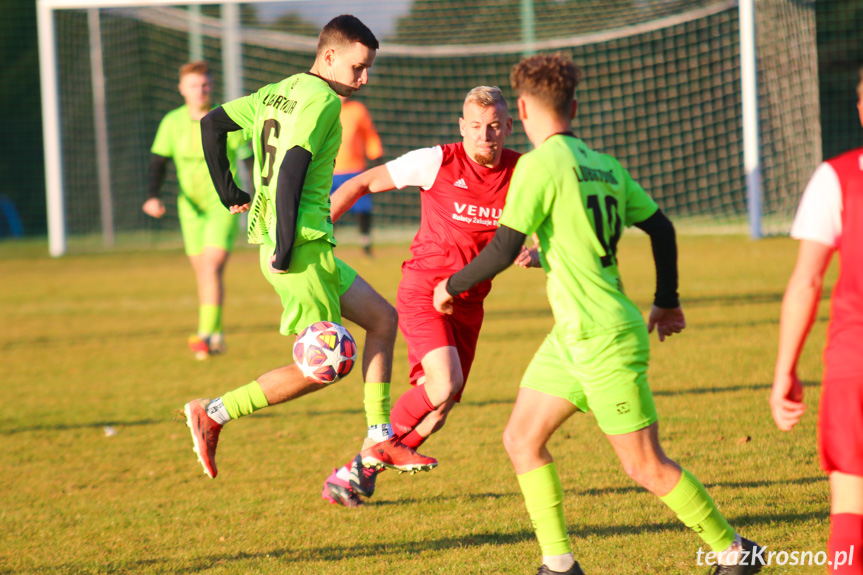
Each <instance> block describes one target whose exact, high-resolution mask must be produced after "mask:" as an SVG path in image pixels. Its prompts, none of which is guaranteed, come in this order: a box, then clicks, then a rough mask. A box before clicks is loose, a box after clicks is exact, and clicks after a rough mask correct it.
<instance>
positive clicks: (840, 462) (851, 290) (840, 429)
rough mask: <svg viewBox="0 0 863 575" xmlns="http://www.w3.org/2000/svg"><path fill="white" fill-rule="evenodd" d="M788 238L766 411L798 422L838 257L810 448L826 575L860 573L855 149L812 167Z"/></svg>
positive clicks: (861, 183) (862, 312) (861, 420)
mask: <svg viewBox="0 0 863 575" xmlns="http://www.w3.org/2000/svg"><path fill="white" fill-rule="evenodd" d="M860 72H861V75H860V81H859V83H858V85H857V98H858V101H857V110H858V112H859V116H860V124H861V125H863V68H861V70H860ZM791 236H792V237H794V238H796V239H798V240H800V251H799V253H798V255H797V264H796V266H795V267H794V272H793V273H792V274H791V279H790V280H789V281H788V287H787V289H786V290H785V297H784V298H783V300H782V317H781V320H780V323H779V355H778V357H777V359H776V371H775V375H774V378H773V392H772V393H771V394H770V409H771V411H772V412H773V419H774V421H775V422H776V426H777V427H779V429H781V430H783V431H790V430H791V429H792V428H793V427H794V426H795V425H797V423H798V422H799V421H800V418H801V417H802V416H803V412H804V411H805V409H806V406H805V405H804V404H803V386H802V385H801V383H800V379H799V378H798V377H797V361H798V360H799V359H800V353H801V352H802V351H803V345H804V344H805V343H806V337H807V336H808V335H809V330H810V329H811V327H812V323H813V322H814V321H815V315H816V313H817V311H818V302H819V301H820V300H821V288H822V285H823V282H824V273H825V272H826V271H827V267H828V266H829V265H830V260H831V258H832V257H833V253H834V252H837V251H838V252H839V256H840V258H841V260H842V268H841V272H840V274H839V279H838V280H837V282H836V286H835V287H834V288H833V296H832V303H831V308H830V324H829V328H828V335H827V347H826V349H825V350H824V378H823V381H822V383H821V406H820V414H819V416H818V446H819V451H820V453H821V466H822V467H823V468H824V470H825V471H826V472H827V473H828V475H829V477H830V539H829V541H828V548H829V552H830V557H831V560H832V561H833V567H832V569H831V573H836V574H837V575H840V574H841V575H863V358H861V354H860V349H861V342H863V148H857V149H855V150H851V151H850V152H846V153H844V154H842V155H840V156H838V157H836V158H832V159H830V160H827V161H826V162H823V163H822V164H821V165H820V166H818V168H817V169H816V170H815V173H814V174H812V178H811V179H810V180H809V184H808V185H807V186H806V189H805V191H804V192H803V197H802V198H801V200H800V207H799V208H798V210H797V216H796V217H795V218H794V224H793V226H792V227H791Z"/></svg>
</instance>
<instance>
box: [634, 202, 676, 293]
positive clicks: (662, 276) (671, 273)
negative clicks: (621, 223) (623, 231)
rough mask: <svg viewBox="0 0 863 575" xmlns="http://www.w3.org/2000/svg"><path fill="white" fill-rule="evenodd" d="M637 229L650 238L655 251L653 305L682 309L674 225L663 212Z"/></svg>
mask: <svg viewBox="0 0 863 575" xmlns="http://www.w3.org/2000/svg"><path fill="white" fill-rule="evenodd" d="M635 227H637V228H638V229H640V230H642V231H644V232H645V233H646V234H647V235H649V236H650V247H651V248H652V249H653V261H654V263H655V265H656V292H655V293H654V294H653V305H655V306H656V307H661V308H665V309H674V308H676V307H680V297H679V296H678V294H677V281H678V278H677V237H676V234H675V232H674V224H672V223H671V220H669V219H668V218H667V217H666V216H665V214H663V213H662V210H656V212H655V213H654V214H653V215H652V216H650V217H649V218H647V219H646V220H644V221H643V222H638V223H636V224H635Z"/></svg>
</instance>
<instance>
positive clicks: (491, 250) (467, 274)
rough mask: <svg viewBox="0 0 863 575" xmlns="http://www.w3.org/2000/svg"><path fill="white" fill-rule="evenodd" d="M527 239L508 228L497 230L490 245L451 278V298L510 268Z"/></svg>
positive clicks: (448, 287)
mask: <svg viewBox="0 0 863 575" xmlns="http://www.w3.org/2000/svg"><path fill="white" fill-rule="evenodd" d="M526 237H527V236H525V235H524V234H523V233H521V232H518V231H516V230H514V229H512V228H508V227H506V226H500V227H499V228H497V231H495V232H494V237H492V238H491V241H490V242H489V243H488V245H487V246H485V247H484V248H483V249H482V250H481V251H480V252H479V253H478V254H477V256H476V257H475V258H473V260H471V262H470V263H469V264H467V265H466V266H465V267H463V268H462V269H461V270H460V271H458V272H456V273H455V274H453V275H452V276H451V277H450V278H449V281H447V282H446V291H447V292H448V293H449V294H450V295H451V296H457V295H458V294H460V293H462V292H466V291H467V290H469V289H470V288H472V287H473V286H475V285H476V284H478V283H480V282H483V281H485V280H490V279H491V278H493V277H494V276H496V275H497V274H499V273H500V272H502V271H503V270H505V269H506V268H508V267H509V266H510V265H511V264H512V263H513V262H514V261H515V258H516V256H518V253H519V252H520V251H521V246H523V245H524V239H525V238H526Z"/></svg>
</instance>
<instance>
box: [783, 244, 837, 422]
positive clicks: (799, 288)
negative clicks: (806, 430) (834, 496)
mask: <svg viewBox="0 0 863 575" xmlns="http://www.w3.org/2000/svg"><path fill="white" fill-rule="evenodd" d="M832 255H833V248H831V247H829V246H827V245H825V244H822V243H819V242H816V241H812V240H802V241H801V242H800V250H799V252H798V254H797V263H796V265H795V266H794V271H793V272H792V274H791V279H790V280H788V287H786V288H785V296H784V297H783V298H782V313H781V316H780V319H779V352H778V354H777V358H776V368H775V370H774V375H773V389H772V391H771V393H770V411H771V413H772V415H773V421H775V422H776V426H777V427H778V428H779V429H781V430H783V431H790V430H791V429H792V428H793V427H794V426H795V425H797V423H798V422H799V421H800V418H801V417H802V416H803V413H804V411H805V410H806V406H805V405H804V403H803V385H802V384H801V383H800V379H799V378H798V377H797V361H798V359H799V358H800V353H801V352H802V351H803V345H804V344H805V343H806V337H807V336H808V335H809V330H810V329H811V328H812V323H813V322H814V321H815V315H816V313H817V311H818V302H819V300H820V299H821V289H822V287H823V281H824V272H825V271H826V270H827V266H828V265H829V264H830V259H831V257H832Z"/></svg>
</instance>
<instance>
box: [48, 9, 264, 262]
mask: <svg viewBox="0 0 863 575" xmlns="http://www.w3.org/2000/svg"><path fill="white" fill-rule="evenodd" d="M257 1H258V2H276V1H279V0H257ZM202 4H207V5H212V4H213V2H212V1H206V0H185V1H183V2H177V1H173V0H147V2H146V3H142V2H140V1H137V0H89V1H87V0H85V1H83V2H82V1H78V0H37V3H36V13H37V22H38V32H39V75H40V80H41V86H42V134H43V140H44V153H45V188H46V190H45V192H46V196H47V206H48V243H49V251H50V253H51V255H52V256H55V257H58V256H61V255H63V254H64V253H66V224H65V217H64V211H63V205H64V197H63V161H62V157H61V149H62V146H61V141H62V139H61V138H62V134H61V130H60V104H59V86H58V83H57V46H56V36H55V30H54V11H55V10H69V9H87V10H90V12H89V14H88V16H89V22H90V33H91V44H92V47H91V63H92V70H93V72H92V75H93V80H92V81H93V86H94V89H93V93H94V96H93V99H94V103H93V104H94V115H95V118H96V131H97V134H96V140H97V145H98V150H99V155H100V156H101V157H100V158H99V166H100V170H99V180H100V181H99V189H100V198H101V208H102V214H101V218H102V226H103V236H104V238H105V243H106V244H107V245H111V244H113V237H114V232H113V223H112V222H113V219H112V213H111V211H112V204H111V199H110V198H111V194H110V176H109V172H108V170H109V166H110V161H109V158H108V153H109V152H108V143H107V135H106V134H107V130H106V128H105V108H104V104H105V102H104V87H103V86H101V83H102V81H103V78H102V67H101V57H102V53H101V47H100V41H99V34H98V31H99V30H98V22H99V20H98V18H99V16H98V9H100V8H131V7H138V6H142V5H147V6H185V5H202ZM221 4H222V5H224V6H225V8H226V9H225V11H224V16H223V21H224V30H225V33H224V35H223V37H222V39H223V40H222V41H223V46H224V54H225V66H226V70H227V71H228V73H226V74H225V93H226V94H227V95H228V97H230V98H237V97H239V96H241V95H242V86H241V68H242V62H241V54H242V48H241V44H240V40H239V33H238V30H239V4H240V2H239V0H228V1H227V2H222V3H221Z"/></svg>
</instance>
